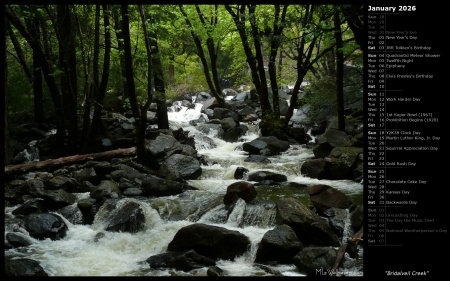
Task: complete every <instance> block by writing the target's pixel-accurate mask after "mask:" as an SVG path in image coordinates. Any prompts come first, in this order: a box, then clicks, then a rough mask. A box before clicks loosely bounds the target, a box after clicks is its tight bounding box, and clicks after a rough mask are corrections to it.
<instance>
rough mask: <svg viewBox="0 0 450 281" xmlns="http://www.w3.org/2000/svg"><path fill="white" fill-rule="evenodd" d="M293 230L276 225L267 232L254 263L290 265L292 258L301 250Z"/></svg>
mask: <svg viewBox="0 0 450 281" xmlns="http://www.w3.org/2000/svg"><path fill="white" fill-rule="evenodd" d="M303 247H304V246H303V244H302V242H300V240H298V237H297V235H296V234H295V232H294V230H292V228H291V227H290V226H288V225H285V224H283V225H277V226H276V227H275V228H274V229H272V230H269V231H267V232H266V233H265V234H264V236H263V238H262V239H261V242H260V243H259V246H258V250H257V252H256V258H255V262H273V261H275V262H278V263H292V258H293V257H294V256H295V255H296V254H297V253H298V252H300V251H301V250H302V249H303Z"/></svg>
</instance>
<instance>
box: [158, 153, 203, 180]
mask: <svg viewBox="0 0 450 281" xmlns="http://www.w3.org/2000/svg"><path fill="white" fill-rule="evenodd" d="M201 175H202V167H201V166H200V162H199V161H198V160H197V159H195V158H194V157H191V156H186V155H182V154H173V155H171V156H170V157H168V158H167V159H166V160H165V161H164V162H163V163H162V165H161V167H160V168H159V170H158V176H160V177H162V178H166V179H169V180H195V179H197V178H199V177H200V176H201Z"/></svg>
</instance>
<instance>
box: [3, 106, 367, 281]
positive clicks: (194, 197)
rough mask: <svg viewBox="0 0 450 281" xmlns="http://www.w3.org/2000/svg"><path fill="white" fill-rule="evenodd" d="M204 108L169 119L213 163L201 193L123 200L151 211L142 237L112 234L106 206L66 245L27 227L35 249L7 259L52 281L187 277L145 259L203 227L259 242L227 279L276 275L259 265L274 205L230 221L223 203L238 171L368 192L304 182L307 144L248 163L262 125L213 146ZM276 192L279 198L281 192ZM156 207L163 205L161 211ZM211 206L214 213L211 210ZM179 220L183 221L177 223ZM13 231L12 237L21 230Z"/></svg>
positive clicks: (73, 229) (238, 210)
mask: <svg viewBox="0 0 450 281" xmlns="http://www.w3.org/2000/svg"><path fill="white" fill-rule="evenodd" d="M201 106H202V105H201V104H196V106H195V108H193V109H188V108H185V107H182V109H181V111H178V112H169V113H168V114H169V120H170V124H171V127H172V128H173V129H176V128H179V127H182V128H183V130H184V131H189V135H190V136H194V137H195V141H196V146H197V151H198V154H199V155H203V156H204V157H205V159H206V160H207V162H208V163H209V165H204V166H202V169H203V172H202V176H201V177H200V178H199V179H197V180H191V181H189V184H191V185H192V186H195V187H197V188H198V190H197V191H189V192H186V194H184V195H182V196H168V197H162V198H149V199H148V200H137V199H132V198H127V199H123V200H130V201H135V202H137V203H139V204H140V205H141V207H142V209H143V210H144V213H145V218H146V227H145V229H144V230H143V231H140V232H138V233H133V234H130V233H118V232H109V231H105V230H104V229H103V223H104V222H103V221H102V218H103V217H102V214H103V210H102V209H101V208H100V210H99V212H98V213H97V214H96V219H95V221H94V223H93V224H92V225H74V224H72V223H70V222H69V221H67V220H65V222H66V224H67V225H68V228H69V230H68V231H67V235H66V237H64V238H63V239H61V240H55V241H52V240H49V239H46V240H42V241H40V240H36V239H33V238H30V237H29V236H28V235H27V233H26V231H25V230H24V229H21V232H22V233H23V234H24V235H25V236H27V237H28V239H30V240H32V241H33V243H32V244H31V245H30V246H28V247H24V248H15V249H10V250H7V251H5V255H14V256H22V257H27V258H31V259H34V260H36V261H38V262H39V263H40V265H41V266H42V267H43V268H44V270H45V271H46V272H47V273H48V274H49V275H50V276H171V275H172V273H173V272H177V273H178V274H182V272H178V271H176V270H174V269H151V268H150V267H149V265H148V264H147V263H146V262H145V260H146V259H147V258H149V257H150V256H152V255H157V254H161V253H164V252H165V251H166V249H167V245H168V244H169V243H170V241H171V240H172V239H173V237H174V236H175V234H176V233H177V231H178V230H179V229H180V228H182V227H184V226H187V225H189V224H192V223H196V222H201V223H206V224H210V225H217V226H220V227H225V228H227V229H230V230H236V231H239V232H241V233H243V234H244V235H246V236H247V237H249V239H250V240H251V243H252V246H251V249H250V250H249V251H248V252H247V253H245V254H244V255H242V256H240V257H237V258H236V259H235V260H234V261H228V260H219V261H217V264H216V265H217V266H218V267H220V268H221V269H223V270H224V271H225V273H226V275H227V276H268V275H269V274H268V273H267V272H265V271H264V270H263V269H261V268H260V267H258V266H256V265H255V264H254V263H253V261H254V259H255V254H256V250H257V245H258V243H259V242H260V241H261V239H262V237H263V235H264V234H265V233H266V232H267V231H268V230H270V229H273V228H274V225H273V220H274V212H273V211H270V206H271V205H270V203H268V206H266V207H264V206H250V205H248V206H246V203H245V202H244V201H242V200H240V201H238V203H237V205H236V207H235V208H234V210H233V212H232V213H231V214H230V216H229V217H228V219H227V218H226V212H225V211H224V208H223V204H221V202H222V200H223V196H224V195H225V192H226V188H227V186H229V185H230V184H231V183H233V182H235V181H238V180H236V179H234V172H235V170H236V168H237V167H245V168H246V169H248V170H249V172H253V171H256V170H258V169H264V170H270V171H274V172H277V173H282V174H285V175H286V176H287V178H288V182H295V183H299V184H306V185H311V184H317V183H321V184H327V185H330V186H332V187H334V188H336V189H339V190H341V191H343V192H344V193H345V194H347V195H349V196H358V195H361V194H362V190H363V186H362V184H360V183H356V182H353V181H347V180H342V181H332V180H317V179H312V178H307V177H303V176H302V175H301V174H300V167H301V164H302V163H303V162H304V161H305V160H306V159H308V158H311V157H312V156H313V153H312V150H311V149H310V148H305V147H304V146H301V145H291V146H290V148H289V150H288V151H286V152H285V153H283V154H282V155H280V156H277V157H270V160H271V163H268V164H262V163H249V162H244V159H245V158H246V157H247V154H246V152H244V151H243V150H242V144H243V143H244V142H248V141H251V140H253V139H255V138H257V137H258V132H257V130H256V128H255V127H250V126H249V130H248V132H247V134H246V135H245V136H243V137H242V138H241V139H240V140H239V141H238V142H235V143H229V142H225V141H223V140H220V139H218V138H217V137H216V135H214V132H210V134H209V135H208V137H209V138H211V139H212V140H213V141H214V143H215V144H216V145H217V146H216V147H211V144H210V142H208V141H205V135H204V134H203V133H201V132H199V131H198V130H197V129H196V128H195V126H192V125H190V124H189V121H190V120H195V119H197V118H198V117H200V115H201V113H200V109H201ZM268 189H269V191H268V192H271V191H270V189H271V188H268ZM273 192H274V193H276V190H275V188H274V191H273ZM293 194H295V193H293ZM77 196H78V197H79V198H84V197H88V196H89V193H81V194H77ZM282 196H285V195H284V194H280V195H279V197H280V198H281V197H282ZM286 196H287V195H286ZM306 199H307V198H305V200H306ZM155 206H158V211H157V210H156V209H155ZM208 206H213V207H212V208H211V209H208V210H205V208H207V207H208ZM272 206H273V204H272ZM15 208H17V206H14V207H7V208H5V218H6V219H7V220H8V219H9V220H13V215H11V212H12V211H13V210H14V209H15ZM186 209H187V211H186ZM272 209H273V208H272ZM244 213H245V214H244ZM177 216H178V217H182V218H183V219H176V218H177ZM5 225H6V226H7V227H6V228H5V235H6V233H7V232H10V231H12V229H11V228H12V227H14V226H11V224H10V225H7V224H5ZM15 227H17V225H16V226H15ZM16 231H17V229H16ZM99 232H102V233H104V236H103V237H97V238H96V235H97V234H98V233H99ZM271 267H272V268H273V269H275V270H278V271H280V272H281V273H282V275H284V276H303V274H301V273H300V272H299V271H298V270H297V269H296V267H295V266H294V265H279V266H271ZM206 270H207V268H204V269H199V270H196V271H194V272H190V273H188V274H192V275H196V274H198V275H205V274H206ZM183 274H186V273H183Z"/></svg>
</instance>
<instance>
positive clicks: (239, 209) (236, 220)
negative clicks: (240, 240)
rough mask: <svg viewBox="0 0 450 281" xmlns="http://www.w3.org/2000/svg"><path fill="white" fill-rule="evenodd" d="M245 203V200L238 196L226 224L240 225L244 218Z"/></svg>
mask: <svg viewBox="0 0 450 281" xmlns="http://www.w3.org/2000/svg"><path fill="white" fill-rule="evenodd" d="M246 205H247V204H246V203H245V201H244V200H242V199H241V198H239V199H238V200H237V201H236V203H235V205H234V208H233V211H232V212H231V214H230V215H229V216H228V220H227V223H226V224H227V225H231V226H235V227H240V226H241V225H242V222H243V219H244V212H245V207H246Z"/></svg>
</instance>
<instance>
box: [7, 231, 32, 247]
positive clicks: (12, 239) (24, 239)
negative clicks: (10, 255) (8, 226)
mask: <svg viewBox="0 0 450 281" xmlns="http://www.w3.org/2000/svg"><path fill="white" fill-rule="evenodd" d="M5 238H6V241H8V243H9V244H10V245H11V246H12V247H13V248H19V247H26V246H29V245H31V244H32V243H33V242H32V241H31V240H30V238H28V236H26V235H24V234H22V233H17V232H9V233H7V234H6V237H5Z"/></svg>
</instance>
